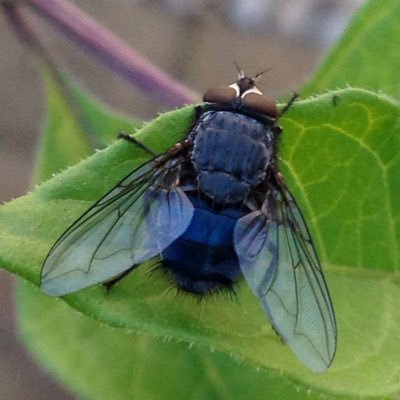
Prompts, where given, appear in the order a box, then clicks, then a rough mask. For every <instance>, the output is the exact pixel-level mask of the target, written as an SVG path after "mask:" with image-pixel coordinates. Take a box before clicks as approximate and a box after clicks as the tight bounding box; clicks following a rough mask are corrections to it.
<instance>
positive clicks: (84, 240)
mask: <svg viewBox="0 0 400 400" xmlns="http://www.w3.org/2000/svg"><path fill="white" fill-rule="evenodd" d="M238 70H239V77H238V80H237V81H236V82H235V83H233V84H232V85H230V86H226V87H217V88H214V89H210V90H208V91H207V92H206V93H205V95H204V97H203V99H204V104H203V105H201V106H198V107H197V108H196V119H195V123H194V126H193V127H192V128H191V130H190V131H189V133H188V134H187V136H186V138H185V139H184V140H183V141H182V142H180V143H177V144H176V145H175V146H173V147H172V148H171V149H169V150H168V151H166V152H165V153H163V154H158V155H156V154H153V157H152V158H151V159H150V161H148V162H146V163H144V164H143V165H141V166H140V167H138V168H136V169H135V170H134V171H132V172H131V173H130V174H129V175H128V176H127V177H125V179H123V180H122V181H121V182H120V183H119V184H118V185H116V186H115V187H114V188H113V189H111V190H110V191H109V192H108V193H107V194H105V195H104V197H102V198H101V199H100V200H98V201H97V202H96V203H95V204H94V205H93V206H92V207H91V208H89V210H88V211H86V212H85V213H84V214H83V215H82V216H81V217H80V218H79V219H78V220H77V221H76V222H74V223H73V224H72V225H71V226H70V227H69V228H68V229H67V230H66V231H65V232H64V234H63V235H62V236H61V237H60V238H59V239H58V240H57V242H56V243H55V244H54V246H53V247H52V249H51V250H50V252H49V254H48V255H47V258H46V260H45V262H44V265H43V268H42V272H41V288H42V289H43V291H45V292H46V293H48V294H50V295H53V296H62V295H65V294H68V293H72V292H75V291H77V290H80V289H83V288H86V287H88V286H90V285H93V284H96V283H105V284H106V285H109V286H111V285H112V284H114V283H115V282H116V281H118V280H119V279H120V278H121V277H122V276H124V275H126V274H127V273H128V272H129V271H131V270H132V269H134V268H135V267H136V266H137V265H139V264H140V263H143V262H144V261H147V260H149V259H151V258H154V257H160V259H161V263H162V267H163V268H166V269H168V270H169V271H170V273H171V275H172V277H173V279H174V281H175V283H176V285H177V287H178V288H180V289H183V290H185V291H187V292H191V293H194V294H198V295H206V294H207V293H209V292H211V291H215V290H219V289H221V288H232V285H234V284H235V282H237V281H238V280H239V279H240V278H241V277H242V276H243V277H244V279H245V280H246V282H247V284H248V285H249V287H250V289H251V290H252V292H253V293H254V295H255V296H256V297H257V298H258V299H259V300H260V302H261V304H262V307H263V309H264V311H265V313H266V314H267V315H268V317H269V319H270V321H271V323H272V325H273V327H274V329H275V330H276V332H277V333H278V334H279V335H280V336H281V337H282V339H283V340H284V341H285V342H286V343H287V344H288V345H289V346H290V348H291V349H292V350H293V351H294V353H296V355H297V356H298V358H299V359H300V360H301V361H302V362H303V363H304V364H305V365H306V366H307V367H308V368H310V369H311V370H312V371H315V372H323V371H325V370H326V369H327V368H328V367H329V365H330V364H331V362H332V360H333V358H334V355H335V350H336V321H335V314H334V310H333V307H332V302H331V299H330V295H329V291H328V288H327V285H326V282H325V278H324V275H323V272H322V269H321V265H320V262H319V259H318V256H317V253H316V250H315V248H314V245H313V242H312V239H311V236H310V233H309V230H308V228H307V225H306V223H305V220H304V218H303V216H302V214H301V211H300V209H299V207H298V205H297V203H296V201H295V199H294V197H293V196H292V194H291V193H290V192H289V190H288V188H287V186H286V184H285V182H284V179H283V177H282V175H281V173H280V172H279V169H278V165H277V144H278V138H279V135H280V134H281V132H282V129H281V128H280V127H279V126H278V124H277V121H278V119H279V117H280V116H281V115H282V114H283V113H284V112H286V111H287V110H288V108H289V107H290V105H291V104H292V102H293V101H294V99H295V96H293V97H292V98H291V100H290V101H289V102H288V104H287V106H286V107H284V108H283V110H282V111H281V112H279V111H278V108H277V106H276V103H275V102H274V101H273V100H272V99H269V98H268V97H266V96H264V95H263V94H262V93H261V91H260V90H259V89H258V88H257V87H256V79H257V78H258V76H259V75H260V74H258V75H256V76H255V77H254V78H249V77H247V76H245V75H244V73H243V72H242V71H241V70H240V69H238ZM122 136H123V137H124V138H125V139H127V140H129V141H131V142H134V143H136V144H137V145H141V146H142V147H143V148H146V147H145V146H144V145H143V144H141V143H140V142H137V141H136V140H135V139H134V138H133V137H131V136H128V135H122ZM146 149H147V148H146ZM147 151H148V152H149V153H152V151H151V150H150V149H147Z"/></svg>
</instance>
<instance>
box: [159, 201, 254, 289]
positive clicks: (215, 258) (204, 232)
mask: <svg viewBox="0 0 400 400" xmlns="http://www.w3.org/2000/svg"><path fill="white" fill-rule="evenodd" d="M188 197H189V199H190V200H191V202H192V203H193V205H194V207H195V211H194V215H193V218H192V221H191V224H190V225H189V227H188V228H187V230H186V231H185V233H183V234H182V235H181V236H180V237H179V238H178V239H177V240H175V241H174V242H173V243H172V244H171V245H170V246H169V247H167V248H166V249H165V250H164V251H163V252H162V253H161V257H162V259H163V264H164V266H165V267H167V268H169V269H170V270H171V271H172V274H173V276H174V279H175V281H176V283H177V285H178V287H180V288H181V289H184V290H186V291H189V292H192V293H198V294H205V293H207V292H209V291H211V290H213V289H216V288H218V287H221V286H225V287H229V286H231V285H232V284H233V283H234V282H235V281H236V280H237V279H238V278H239V277H240V276H241V272H240V268H239V264H238V259H237V256H236V253H235V250H234V248H233V229H234V226H235V223H236V221H237V220H238V219H239V218H240V217H242V216H244V215H245V214H246V213H247V212H248V211H245V210H240V209H238V208H225V209H223V210H222V211H216V210H213V209H212V208H211V206H210V204H209V203H208V202H206V201H205V200H202V199H200V198H198V196H197V194H196V193H192V194H188Z"/></svg>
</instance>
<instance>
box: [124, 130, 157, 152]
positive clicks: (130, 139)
mask: <svg viewBox="0 0 400 400" xmlns="http://www.w3.org/2000/svg"><path fill="white" fill-rule="evenodd" d="M118 139H124V140H126V141H127V142H129V143H133V144H135V145H136V146H138V147H140V148H141V149H143V150H144V151H146V152H147V153H149V154H150V155H152V156H153V157H157V156H158V154H157V153H155V152H154V151H153V150H152V149H150V148H149V147H147V146H146V145H145V144H144V143H142V142H141V141H140V140H139V139H136V138H135V137H134V136H131V135H128V134H127V133H125V132H120V133H119V134H118Z"/></svg>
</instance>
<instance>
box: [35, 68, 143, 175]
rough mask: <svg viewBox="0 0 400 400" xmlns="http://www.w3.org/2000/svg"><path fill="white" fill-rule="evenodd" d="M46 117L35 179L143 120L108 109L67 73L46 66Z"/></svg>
mask: <svg viewBox="0 0 400 400" xmlns="http://www.w3.org/2000/svg"><path fill="white" fill-rule="evenodd" d="M43 77H44V81H45V87H46V98H47V105H46V110H47V114H46V120H45V124H44V129H43V132H42V135H41V140H40V143H39V153H38V160H39V163H38V166H37V168H36V177H35V178H36V179H35V181H37V182H39V181H43V180H46V179H48V178H50V177H51V176H52V175H53V174H54V173H55V172H59V171H61V170H62V169H64V168H66V167H68V166H70V165H74V164H75V163H77V162H78V161H79V160H81V159H83V158H85V157H86V156H88V155H89V154H91V153H92V152H93V148H103V147H105V146H106V145H108V144H109V143H110V142H111V141H112V140H113V139H116V138H117V135H118V133H119V131H121V130H125V131H127V132H128V133H133V131H134V130H136V129H137V128H138V127H139V126H140V125H141V124H139V123H138V122H135V121H133V120H130V119H128V118H127V117H123V116H121V115H119V114H117V113H115V112H113V111H111V110H108V109H106V108H105V107H104V106H103V105H100V104H99V103H98V102H97V101H95V100H93V99H92V98H90V97H89V96H87V95H85V94H84V93H83V92H82V90H80V89H79V88H78V86H77V85H76V84H75V83H73V82H72V81H71V80H70V79H69V77H68V76H67V75H65V74H57V76H55V73H54V72H51V71H50V70H47V69H43Z"/></svg>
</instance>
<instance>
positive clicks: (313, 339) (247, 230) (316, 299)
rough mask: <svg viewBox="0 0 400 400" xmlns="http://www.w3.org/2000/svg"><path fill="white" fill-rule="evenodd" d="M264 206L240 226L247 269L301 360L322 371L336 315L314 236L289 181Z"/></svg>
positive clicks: (237, 241)
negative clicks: (308, 227)
mask: <svg viewBox="0 0 400 400" xmlns="http://www.w3.org/2000/svg"><path fill="white" fill-rule="evenodd" d="M263 208H265V209H264V210H263V211H261V210H260V211H254V212H252V213H250V214H248V215H246V216H245V217H243V218H241V219H240V220H239V221H238V222H237V224H236V226H235V230H234V245H235V250H236V252H237V255H238V258H239V264H240V267H241V270H242V273H243V275H244V277H245V279H246V281H247V283H248V284H249V286H250V288H251V289H252V291H253V292H254V294H255V295H256V296H257V297H258V298H259V299H260V301H261V303H262V305H263V307H264V310H265V311H266V313H267V315H268V316H269V318H270V320H271V322H272V324H273V326H274V328H275V329H276V331H277V332H278V333H279V334H280V336H281V337H282V338H283V339H284V341H285V342H286V343H287V344H288V345H289V347H290V348H291V349H292V350H293V351H294V353H296V355H297V357H298V358H299V359H300V361H302V362H303V363H304V364H305V365H306V366H307V367H308V368H309V369H311V370H312V371H314V372H323V371H325V370H326V369H327V368H328V367H329V365H330V364H331V362H332V360H333V358H334V355H335V350H336V339H337V334H336V320H335V314H334V310H333V307H332V302H331V299H330V295H329V291H328V287H327V285H326V282H325V278H324V275H323V272H322V269H321V265H320V262H319V260H318V256H317V254H316V251H315V248H314V245H313V242H312V239H311V237H310V234H309V231H308V229H307V226H306V223H305V221H304V218H303V216H302V214H301V212H300V210H299V207H298V206H297V204H296V202H295V200H294V198H293V197H292V195H291V194H290V193H289V191H288V190H287V189H286V188H285V187H282V188H278V189H273V190H272V192H271V195H270V196H269V198H268V199H267V201H266V203H265V207H263Z"/></svg>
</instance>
